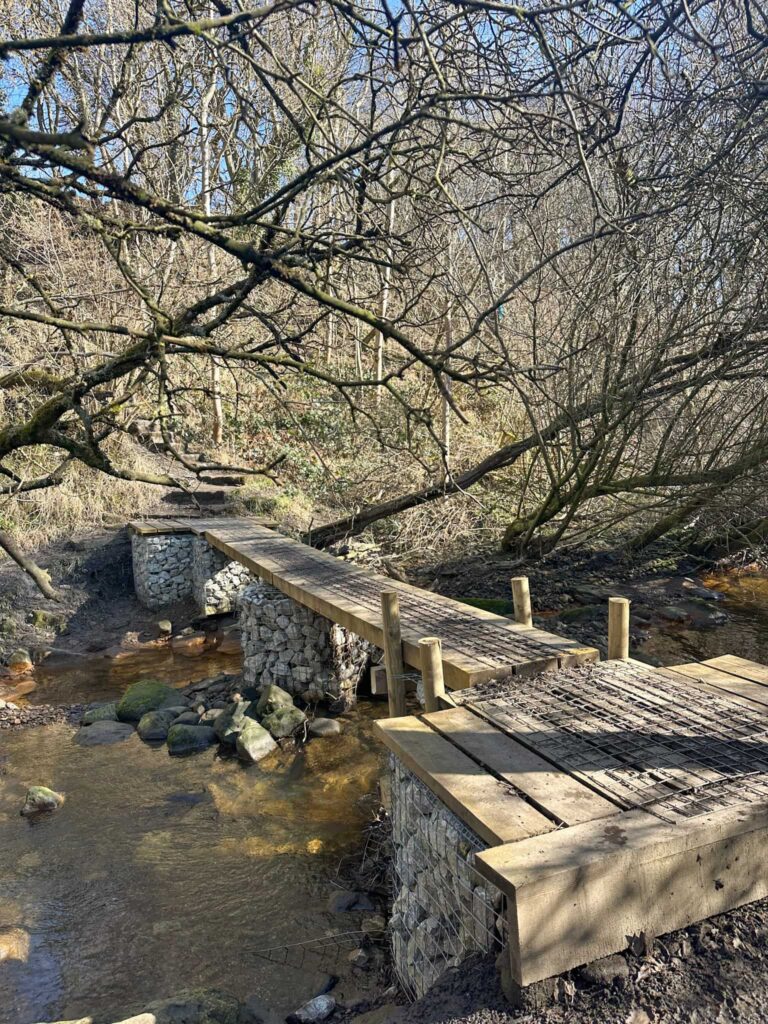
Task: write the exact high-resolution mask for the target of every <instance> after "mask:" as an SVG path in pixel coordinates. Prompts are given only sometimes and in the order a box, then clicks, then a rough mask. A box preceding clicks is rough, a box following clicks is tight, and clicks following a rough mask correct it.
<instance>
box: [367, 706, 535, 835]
mask: <svg viewBox="0 0 768 1024" xmlns="http://www.w3.org/2000/svg"><path fill="white" fill-rule="evenodd" d="M374 730H375V732H376V733H377V734H378V736H379V737H380V738H381V739H382V741H383V742H384V743H385V744H386V746H387V747H388V748H389V749H390V750H391V751H392V752H393V753H394V754H395V755H396V756H397V758H398V759H399V760H400V761H402V762H403V764H404V765H405V767H406V768H408V769H409V770H410V771H412V772H413V774H414V775H416V776H417V777H418V778H419V779H421V781H422V782H423V783H424V785H425V786H427V787H428V789H430V790H431V791H432V792H433V793H434V794H435V796H437V797H438V798H439V799H440V800H441V801H442V802H443V803H444V804H445V805H446V806H447V807H448V808H449V809H450V810H451V811H453V813H454V814H455V815H456V816H457V817H458V818H459V819H460V820H461V821H463V822H464V823H465V824H466V825H468V826H469V828H471V829H472V830H473V831H474V832H476V833H477V834H478V835H479V836H480V837H481V838H482V839H483V840H485V842H487V843H492V844H495V843H509V842H514V841H515V840H517V839H522V838H525V837H527V836H533V835H538V834H540V833H542V832H547V831H548V830H549V829H551V828H552V827H553V825H552V822H551V821H550V820H549V819H548V818H546V817H545V816H544V815H543V814H541V813H540V812H539V811H537V810H536V808H535V807H532V806H531V804H529V803H526V801H525V800H523V799H522V797H520V796H518V795H517V794H516V793H514V792H513V791H512V789H511V788H510V787H509V786H507V785H506V784H504V783H502V782H499V781H498V780H497V779H494V778H493V777H492V776H491V775H489V774H488V773H487V772H486V771H485V770H484V769H483V768H481V767H480V766H479V765H478V764H476V763H475V762H474V761H473V760H472V759H471V758H469V757H467V755H466V754H463V753H462V752H461V751H460V750H458V749H457V748H456V747H455V746H454V745H453V744H452V743H449V742H448V740H446V739H443V737H442V736H440V735H439V734H438V733H436V732H435V731H434V730H433V729H430V727H429V726H428V725H426V724H425V723H424V722H422V721H420V720H419V719H418V718H416V716H415V715H410V716H406V717H404V718H389V719H380V720H378V721H377V722H374Z"/></svg>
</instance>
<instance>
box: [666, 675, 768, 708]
mask: <svg viewBox="0 0 768 1024" xmlns="http://www.w3.org/2000/svg"><path fill="white" fill-rule="evenodd" d="M678 667H679V666H677V665H672V666H671V667H669V668H660V669H659V670H658V671H659V673H660V674H661V675H664V676H669V678H670V679H672V680H673V681H674V682H677V683H680V682H683V681H685V682H686V683H688V684H690V685H692V686H694V687H695V688H696V689H697V690H702V691H704V692H705V693H711V694H712V696H713V697H720V698H721V699H722V698H723V697H727V699H728V700H729V701H731V703H733V704H739V705H740V706H741V707H744V708H749V709H750V710H751V711H758V712H760V713H761V714H766V715H768V707H766V706H765V704H760V703H758V702H757V701H754V700H750V699H749V698H748V697H740V696H738V695H737V694H735V693H733V692H729V693H726V692H725V691H724V690H721V689H720V687H718V686H714V685H713V684H712V683H710V682H707V681H705V680H704V679H703V678H702V677H695V676H692V675H688V674H687V673H682V672H678Z"/></svg>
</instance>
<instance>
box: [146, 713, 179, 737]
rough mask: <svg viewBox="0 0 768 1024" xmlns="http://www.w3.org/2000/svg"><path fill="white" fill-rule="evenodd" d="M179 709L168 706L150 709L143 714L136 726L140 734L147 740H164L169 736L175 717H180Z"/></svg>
mask: <svg viewBox="0 0 768 1024" xmlns="http://www.w3.org/2000/svg"><path fill="white" fill-rule="evenodd" d="M178 717H179V716H178V711H177V710H176V709H175V708H173V709H168V708H159V709H158V710H157V711H148V712H147V713H146V715H142V716H141V719H140V721H139V724H138V726H137V728H136V732H138V734H139V736H140V737H141V738H142V739H143V740H145V741H149V740H164V739H166V738H167V736H168V730H169V729H170V728H171V725H172V724H173V721H174V719H175V718H178Z"/></svg>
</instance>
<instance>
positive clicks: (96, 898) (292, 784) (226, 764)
mask: <svg viewBox="0 0 768 1024" xmlns="http://www.w3.org/2000/svg"><path fill="white" fill-rule="evenodd" d="M147 660H148V661H149V662H150V663H151V662H152V656H150V657H149V659H147V658H146V657H145V658H144V663H143V664H142V665H141V666H137V665H136V664H135V663H134V662H131V663H128V662H124V663H123V664H122V665H121V666H119V667H118V666H113V667H112V669H111V670H110V672H109V673H107V677H108V678H105V677H104V674H102V675H101V676H99V672H98V671H94V672H93V673H92V675H91V676H90V677H89V675H88V671H87V668H86V667H85V666H84V665H79V666H77V668H76V672H75V675H73V674H72V672H71V671H70V672H69V674H64V675H63V676H62V677H61V679H60V682H61V687H60V688H57V687H56V686H55V685H54V677H53V673H50V678H49V679H48V681H47V682H46V680H44V679H41V682H40V686H39V688H38V690H36V691H35V693H34V694H30V697H32V696H34V698H35V699H36V700H39V699H41V694H42V695H43V696H44V698H45V699H51V697H52V696H53V692H51V691H56V690H57V689H58V692H57V697H58V699H60V700H65V699H66V700H74V699H81V700H82V699H93V697H94V695H97V696H98V697H106V696H111V695H113V694H114V693H115V692H119V690H120V689H122V688H124V685H125V683H127V682H128V681H130V680H131V679H135V678H136V675H137V668H140V671H139V672H138V674H139V675H143V674H151V675H158V676H160V677H161V678H168V677H169V675H170V676H173V672H171V673H169V672H165V673H162V672H160V671H159V670H158V669H159V666H158V665H157V664H147ZM177 661H179V662H180V659H177ZM182 665H183V663H180V664H178V665H177V669H178V674H177V676H176V681H177V682H179V683H182V682H188V681H189V679H190V678H191V676H192V675H198V674H199V673H201V672H202V674H203V675H205V674H210V673H211V671H212V670H213V671H216V670H218V671H221V670H222V664H221V660H220V659H219V661H218V662H216V663H215V664H213V663H210V662H209V663H208V664H207V665H205V666H203V665H201V664H200V663H199V661H197V660H196V661H195V662H194V663H192V662H187V664H186V668H182ZM193 666H194V667H193ZM230 667H231V666H230ZM203 668H205V671H203ZM115 671H117V672H118V673H119V674H122V676H123V679H124V682H123V686H121V687H117V690H116V687H115V676H114V672H115ZM180 675H185V676H186V678H183V679H182V678H179V676H180ZM89 683H90V685H89ZM64 691H67V692H66V696H64ZM385 710H386V705H381V704H376V705H374V704H367V705H366V704H361V705H360V706H359V707H358V708H357V709H356V710H354V711H353V712H350V713H349V714H347V715H345V716H344V717H343V718H342V722H343V725H344V731H343V734H342V735H341V736H340V737H331V738H327V739H322V740H314V741H312V742H311V743H309V744H308V745H307V746H306V747H305V748H304V749H303V750H301V751H298V752H297V751H291V752H285V753H281V754H280V755H278V756H276V757H275V758H274V759H273V760H271V762H270V763H269V764H268V765H267V766H266V767H262V766H253V767H250V768H245V767H243V766H241V765H240V764H238V763H237V762H236V761H234V760H224V759H222V758H219V757H217V756H216V754H215V752H213V751H208V752H206V753H204V754H200V755H197V756H193V757H190V758H184V759H177V758H171V757H169V756H168V753H167V750H166V749H165V748H164V747H162V746H160V747H151V746H148V745H147V744H144V743H142V742H141V741H140V740H139V738H138V736H136V735H135V734H134V735H133V736H131V737H130V738H129V739H128V740H126V741H123V742H121V743H117V744H114V745H111V746H90V747H84V746H80V745H78V744H77V743H76V742H75V740H74V735H75V733H76V731H77V730H76V729H73V728H71V727H69V726H66V725H54V726H46V727H42V728H34V729H27V730H23V731H20V732H14V733H7V732H4V733H0V939H1V938H2V933H3V931H5V932H6V934H8V933H9V930H10V929H17V930H18V931H17V932H16V933H15V934H17V935H20V936H21V937H22V939H23V940H24V942H26V941H28V944H29V949H28V953H26V954H25V950H24V949H23V948H22V950H21V952H20V953H18V955H19V957H20V958H19V959H7V960H4V961H0V1022H2V1024H32V1022H35V1021H43V1020H60V1019H70V1018H78V1017H80V1016H85V1015H93V1016H94V1018H95V1019H96V1020H97V1021H102V1020H119V1019H122V1017H124V1016H128V1015H129V1011H130V1012H138V1011H139V1010H140V1009H141V1008H142V1006H143V1005H145V1004H146V1003H148V1002H150V1001H151V1000H153V999H157V998H164V997H167V996H171V995H174V994H175V993H177V992H179V991H181V990H184V989H189V988H200V987H217V988H220V989H222V990H224V991H227V992H230V993H231V994H233V995H236V996H239V997H245V996H247V995H249V994H251V993H257V994H259V995H261V996H262V998H264V999H266V1001H267V1002H268V1003H269V1004H270V1005H272V1006H273V1007H274V1008H275V1009H276V1010H277V1011H280V1012H282V1013H283V1014H285V1013H287V1012H289V1011H290V1010H292V1009H295V1008H296V1006H297V1005H299V1004H300V1003H301V1002H303V1001H304V1000H305V999H308V998H310V997H311V996H313V995H315V994H317V991H318V985H319V984H320V983H321V976H322V973H323V971H330V972H331V973H338V974H340V975H342V978H341V982H340V988H341V991H342V994H343V992H344V990H345V987H346V990H349V988H350V986H351V987H352V988H354V987H355V986H357V985H359V982H357V981H354V980H353V979H352V977H351V974H350V968H349V966H348V964H347V962H346V958H345V954H346V951H345V950H342V951H341V952H340V953H338V951H336V952H334V950H333V947H331V950H330V951H329V952H327V953H326V954H324V955H323V957H314V956H311V955H310V956H309V957H308V958H307V957H306V956H305V954H303V952H302V948H301V947H294V944H295V943H300V942H303V941H305V940H307V939H312V938H314V937H318V938H319V937H323V936H326V935H330V934H333V933H335V932H339V931H340V930H343V929H344V928H348V927H354V925H353V924H352V922H351V921H349V920H347V919H344V918H343V917H341V916H339V915H331V914H329V913H328V912H327V910H326V901H327V898H328V895H329V893H330V892H331V891H332V890H333V885H334V876H335V873H336V871H337V867H338V864H339V860H340V858H342V857H343V856H344V855H345V854H348V853H350V851H355V850H357V849H358V848H359V844H360V837H361V829H362V827H363V826H364V825H365V823H366V822H367V821H368V820H370V817H371V813H372V811H373V810H374V809H375V806H376V802H375V797H374V796H373V794H374V793H375V791H376V786H377V781H378V778H379V777H380V775H381V771H382V755H381V750H380V748H379V746H378V744H377V743H376V742H375V740H374V739H373V737H372V735H371V732H372V730H371V720H372V719H373V718H375V717H377V716H379V715H381V714H383V713H384V712H385ZM263 764H264V763H263ZM39 784H42V785H49V786H51V787H52V788H54V789H56V790H57V791H59V792H62V793H64V794H65V797H66V801H65V803H64V806H63V807H62V808H61V809H60V810H59V811H58V812H56V813H55V814H51V815H47V816H44V817H42V818H40V819H39V820H36V821H31V820H28V819H25V818H22V817H21V816H20V815H19V810H20V808H21V805H22V803H23V800H24V793H25V791H26V789H27V787H28V786H29V785H39ZM24 942H23V943H22V946H23V945H24ZM283 946H285V947H293V948H292V951H289V952H288V953H286V954H285V955H284V954H283V953H282V952H280V953H273V954H268V955H267V956H266V958H265V956H264V955H263V953H260V952H259V951H263V950H265V949H268V948H271V947H283ZM281 959H286V960H287V962H286V963H277V962H274V961H275V960H281ZM345 965H346V972H347V973H346V974H345V973H344V972H345Z"/></svg>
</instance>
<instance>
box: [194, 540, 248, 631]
mask: <svg viewBox="0 0 768 1024" xmlns="http://www.w3.org/2000/svg"><path fill="white" fill-rule="evenodd" d="M253 579H254V576H253V574H252V573H251V572H249V571H248V569H246V567H245V566H244V565H241V564H240V562H233V561H231V560H230V559H229V558H227V556H226V555H225V554H223V553H222V552H221V551H217V550H216V548H214V547H211V545H210V544H209V543H208V541H206V540H204V539H203V538H202V537H195V538H194V541H193V547H192V596H193V597H194V599H195V604H196V605H197V607H198V608H199V609H200V611H201V612H202V613H203V614H204V615H215V614H216V613H217V612H231V611H233V610H234V608H235V607H236V603H237V594H238V592H239V591H240V590H242V589H243V587H245V586H247V585H248V584H249V583H250V582H252V581H253Z"/></svg>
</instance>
